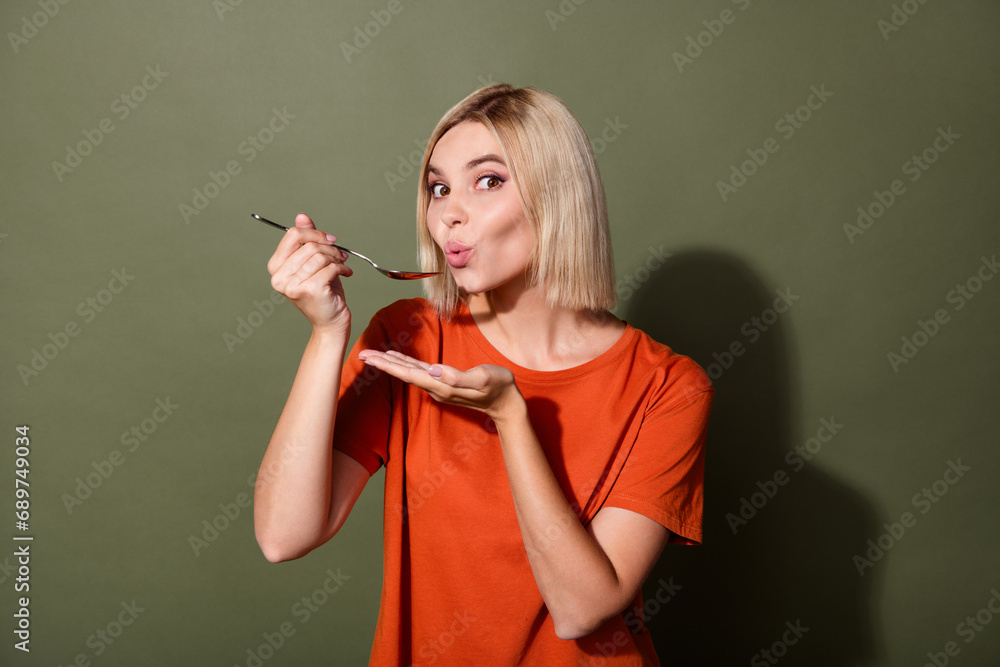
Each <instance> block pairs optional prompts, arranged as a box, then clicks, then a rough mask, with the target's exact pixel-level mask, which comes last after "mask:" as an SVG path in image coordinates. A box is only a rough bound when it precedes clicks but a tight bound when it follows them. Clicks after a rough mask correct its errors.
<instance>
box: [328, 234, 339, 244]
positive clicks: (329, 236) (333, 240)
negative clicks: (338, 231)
mask: <svg viewBox="0 0 1000 667" xmlns="http://www.w3.org/2000/svg"><path fill="white" fill-rule="evenodd" d="M326 240H327V241H329V242H330V243H336V242H337V237H336V236H334V235H333V234H327V235H326Z"/></svg>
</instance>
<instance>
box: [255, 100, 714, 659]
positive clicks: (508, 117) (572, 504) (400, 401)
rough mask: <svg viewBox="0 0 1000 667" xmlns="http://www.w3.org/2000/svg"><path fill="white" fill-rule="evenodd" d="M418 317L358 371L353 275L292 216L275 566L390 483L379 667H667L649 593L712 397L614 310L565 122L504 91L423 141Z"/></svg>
mask: <svg viewBox="0 0 1000 667" xmlns="http://www.w3.org/2000/svg"><path fill="white" fill-rule="evenodd" d="M420 173H421V186H420V192H419V195H418V200H417V235H418V239H419V243H420V257H421V264H422V270H424V271H442V272H443V273H442V275H440V276H437V277H435V278H432V279H428V280H425V281H424V284H425V291H426V294H427V298H426V299H409V300H403V301H397V302H396V303H394V304H392V305H390V306H388V307H387V308H384V309H383V310H381V311H379V312H378V313H377V314H376V315H375V317H374V318H373V319H372V321H371V323H370V324H369V326H368V328H367V329H365V331H364V333H363V334H362V335H361V337H360V339H359V340H358V342H357V343H356V344H355V346H354V349H353V350H352V351H351V352H350V354H348V339H349V337H350V331H351V313H350V310H349V309H348V306H347V302H346V299H345V294H344V288H343V285H342V281H341V278H342V277H347V276H350V275H351V273H352V272H351V270H350V269H349V268H348V267H347V266H346V265H345V264H344V260H345V259H346V257H344V256H342V255H341V253H340V252H339V251H338V250H336V249H335V248H333V247H332V246H331V245H330V244H331V243H333V242H334V240H335V239H334V237H332V236H330V235H328V234H325V233H323V232H320V231H317V230H316V229H315V227H314V225H313V223H312V222H311V221H310V219H309V218H308V217H307V216H306V215H304V214H300V215H299V216H298V217H297V218H296V219H295V225H296V226H295V228H294V229H290V230H289V231H288V232H287V233H286V234H285V237H284V239H283V240H282V241H281V242H280V243H279V244H278V247H277V250H276V251H275V253H274V255H273V257H272V258H271V260H270V262H269V263H268V271H269V272H270V273H271V276H272V280H271V282H272V285H273V286H274V288H275V289H276V290H278V291H280V292H281V293H283V294H284V295H286V296H287V297H288V298H289V299H290V300H291V301H292V302H293V303H295V305H296V306H297V307H298V308H299V310H301V311H302V313H303V314H304V315H305V316H306V317H307V318H308V319H309V321H310V323H311V324H312V336H311V338H310V339H309V343H308V345H307V346H306V350H305V353H304V355H303V358H302V363H301V365H300V367H299V370H298V374H297V375H296V377H295V381H294V383H293V385H292V389H291V393H290V396H289V398H288V402H287V404H286V406H285V409H284V411H283V412H282V414H281V417H280V419H279V421H278V424H277V427H276V428H275V431H274V434H273V436H272V438H271V442H270V444H269V445H268V448H267V452H266V453H265V455H264V459H263V461H262V463H261V472H260V475H259V477H258V483H257V488H256V491H255V504H254V511H255V527H256V532H257V539H258V542H259V543H260V546H261V549H262V550H263V552H264V555H265V556H266V557H267V558H268V560H270V561H273V562H278V561H283V560H289V559H294V558H299V557H301V556H303V555H305V554H306V553H308V552H309V551H311V550H312V549H315V548H316V547H318V546H320V545H321V544H323V543H325V542H326V541H327V540H329V539H330V538H331V537H333V536H334V535H335V534H336V533H337V531H338V530H339V529H340V527H341V526H342V525H343V523H344V521H345V519H346V518H347V516H348V514H349V513H350V511H351V507H352V506H353V505H354V502H355V501H356V500H357V498H358V496H359V495H360V493H361V491H362V489H363V488H364V486H365V482H366V481H367V480H368V478H369V477H370V476H371V475H372V474H374V473H375V472H376V471H377V470H378V469H379V468H380V467H382V466H385V469H386V473H385V474H386V477H385V528H384V570H383V589H382V600H381V610H380V613H379V620H378V626H377V629H376V634H375V644H374V647H373V649H372V655H371V664H373V665H404V664H405V665H410V664H432V663H434V664H438V665H482V664H489V665H514V664H529V665H546V666H548V665H578V664H590V663H591V662H593V663H594V664H603V665H657V664H659V662H658V660H657V657H656V654H655V652H654V650H653V646H652V642H651V641H650V638H649V634H648V631H646V630H645V628H644V627H643V626H642V617H643V613H642V599H641V592H640V587H641V585H642V582H643V579H644V578H645V577H646V575H647V574H648V573H649V571H650V569H651V568H652V567H653V565H654V564H655V563H656V560H657V558H658V557H659V555H660V552H661V550H662V549H663V547H664V545H665V544H667V543H668V542H676V543H686V544H694V543H698V542H700V540H701V510H702V478H703V467H704V454H703V446H704V437H705V428H706V423H707V420H708V414H709V409H710V405H711V400H712V387H711V384H710V382H709V380H708V378H707V376H706V375H705V373H704V372H703V371H702V369H701V368H699V367H698V366H697V364H695V363H694V362H693V361H691V360H690V359H688V358H687V357H683V356H680V355H677V354H675V353H673V352H672V351H671V350H670V349H669V348H668V347H666V346H664V345H661V344H659V343H657V342H655V341H653V340H652V339H651V338H649V337H648V336H647V335H646V334H644V333H642V332H641V331H638V330H637V329H635V328H633V327H631V326H629V325H628V324H626V323H625V322H622V321H620V320H619V319H617V318H616V317H614V316H612V315H611V314H610V313H609V312H608V308H610V307H612V306H613V305H614V297H615V288H614V272H613V267H612V257H611V246H610V240H609V232H608V225H607V213H606V206H605V202H604V192H603V188H602V185H601V182H600V177H599V175H598V171H597V166H596V164H595V162H594V157H593V153H592V151H591V148H590V143H589V141H588V139H587V136H586V134H585V133H584V131H583V129H582V128H581V127H580V125H579V123H578V122H577V121H576V119H575V118H574V117H573V116H572V114H570V112H569V110H568V109H566V107H565V106H564V105H563V103H562V102H561V101H560V100H558V99H557V98H555V97H553V96H552V95H550V94H547V93H544V92H541V91H538V90H535V89H532V88H520V89H515V88H511V87H510V86H507V85H503V84H500V85H492V86H487V87H485V88H483V89H481V90H478V91H476V92H475V93H473V94H472V95H470V96H469V97H467V98H466V99H465V100H463V101H462V102H460V103H459V104H458V105H456V106H455V107H454V108H452V109H451V110H450V111H449V112H448V113H447V114H446V115H445V116H444V118H443V119H442V120H441V121H440V122H439V123H438V126H437V128H436V129H435V130H434V133H433V134H432V136H431V139H430V141H429V142H428V147H427V151H426V154H425V156H424V160H423V165H422V167H421V172H420Z"/></svg>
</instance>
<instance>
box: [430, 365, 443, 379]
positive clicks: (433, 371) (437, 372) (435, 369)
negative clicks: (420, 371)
mask: <svg viewBox="0 0 1000 667" xmlns="http://www.w3.org/2000/svg"><path fill="white" fill-rule="evenodd" d="M441 373H442V369H441V367H440V366H436V365H435V366H431V367H430V368H428V369H427V374H428V375H430V376H431V377H432V378H439V377H441Z"/></svg>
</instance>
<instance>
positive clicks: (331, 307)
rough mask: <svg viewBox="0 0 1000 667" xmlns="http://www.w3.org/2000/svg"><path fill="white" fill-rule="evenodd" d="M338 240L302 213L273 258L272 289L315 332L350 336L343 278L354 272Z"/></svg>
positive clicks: (349, 316)
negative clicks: (286, 299)
mask: <svg viewBox="0 0 1000 667" xmlns="http://www.w3.org/2000/svg"><path fill="white" fill-rule="evenodd" d="M336 240H337V238H336V237H335V236H332V235H330V234H326V233H324V232H321V231H318V230H317V229H316V225H314V224H313V221H312V220H310V219H309V216H307V215H306V214H305V213H299V214H298V215H297V216H295V227H292V228H290V229H289V230H288V231H287V232H285V238H283V239H281V242H280V243H278V247H277V248H276V249H275V251H274V254H273V255H271V259H270V260H269V261H268V263H267V271H268V273H270V274H271V286H272V287H273V288H274V289H275V290H277V291H278V292H280V293H281V294H284V295H285V296H286V297H287V298H288V300H289V301H291V302H292V303H294V304H295V307H296V308H298V309H299V310H300V311H302V314H303V315H305V316H306V318H308V320H309V322H310V323H312V325H313V330H315V331H320V332H331V333H337V334H341V335H343V334H348V335H349V332H350V329H351V311H350V310H349V309H348V307H347V300H346V298H345V296H344V287H343V285H342V284H341V282H340V277H341V276H351V275H353V273H354V272H353V271H351V269H350V268H349V267H348V266H347V265H346V264H344V260H346V259H347V254H346V253H342V252H341V251H340V250H338V249H336V248H334V247H333V245H332V244H333V243H334V242H336Z"/></svg>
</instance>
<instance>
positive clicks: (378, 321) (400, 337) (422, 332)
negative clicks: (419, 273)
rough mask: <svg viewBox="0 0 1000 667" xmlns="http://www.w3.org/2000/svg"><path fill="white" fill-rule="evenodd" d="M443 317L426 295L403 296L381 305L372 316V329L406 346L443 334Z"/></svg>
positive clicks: (401, 345)
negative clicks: (424, 296)
mask: <svg viewBox="0 0 1000 667" xmlns="http://www.w3.org/2000/svg"><path fill="white" fill-rule="evenodd" d="M441 329H442V319H441V316H440V315H439V314H438V312H437V311H436V310H435V308H434V306H433V305H432V304H431V303H430V302H429V301H427V300H426V299H423V298H413V299H400V300H398V301H394V302H393V303H390V304H389V305H388V306H385V307H383V308H381V309H380V310H379V311H378V312H376V313H375V315H374V316H372V319H371V323H370V324H369V325H368V331H369V332H378V333H377V335H378V336H380V337H382V338H386V339H387V340H389V341H392V342H394V343H396V344H397V345H399V346H400V347H402V348H407V347H410V346H411V345H412V344H413V343H414V342H416V341H418V340H421V339H425V338H426V337H427V336H431V337H432V338H434V337H439V336H440V335H441Z"/></svg>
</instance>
